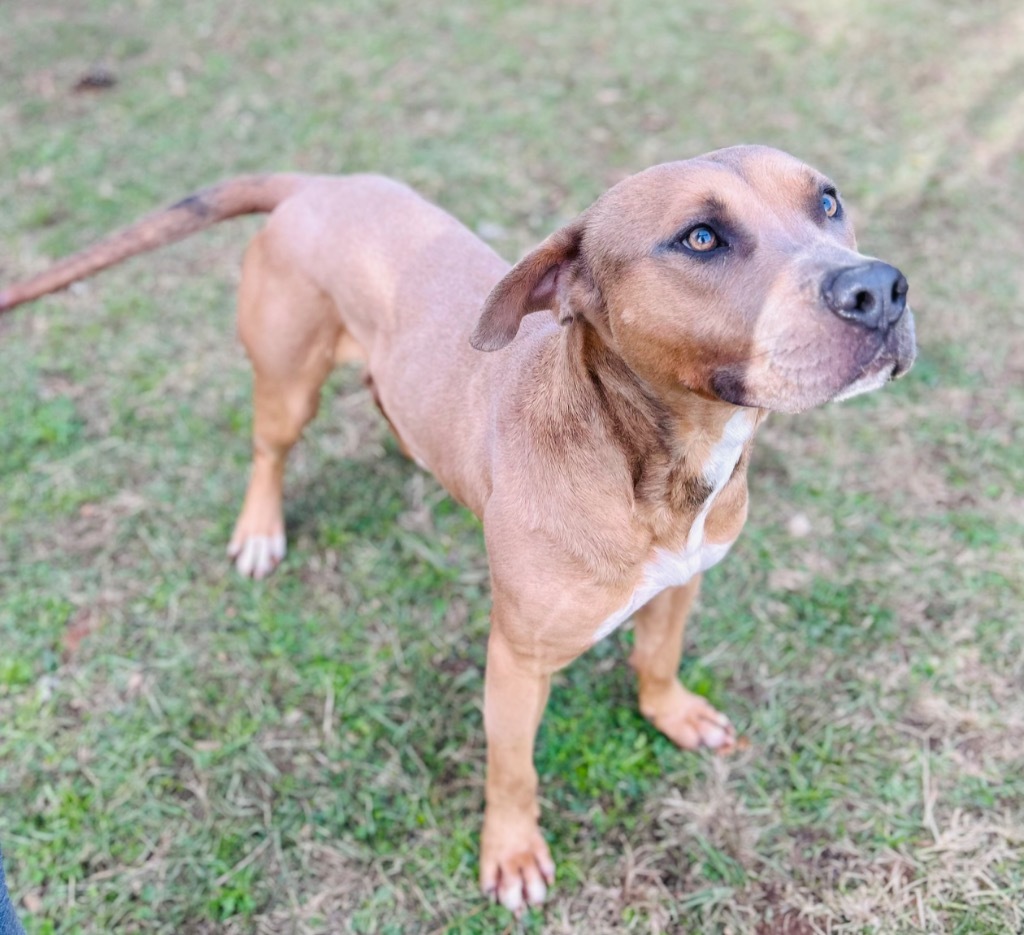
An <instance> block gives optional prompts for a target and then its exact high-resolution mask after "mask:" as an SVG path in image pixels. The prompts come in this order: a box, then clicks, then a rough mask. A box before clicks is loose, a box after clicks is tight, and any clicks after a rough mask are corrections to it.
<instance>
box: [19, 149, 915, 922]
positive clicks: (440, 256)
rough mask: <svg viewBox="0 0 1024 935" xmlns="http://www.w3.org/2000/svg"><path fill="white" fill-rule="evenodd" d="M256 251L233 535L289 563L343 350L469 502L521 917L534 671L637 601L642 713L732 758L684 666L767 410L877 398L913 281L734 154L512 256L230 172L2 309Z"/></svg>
mask: <svg viewBox="0 0 1024 935" xmlns="http://www.w3.org/2000/svg"><path fill="white" fill-rule="evenodd" d="M254 212H270V217H269V219H268V221H267V223H266V225H265V226H264V227H263V229H262V230H261V231H260V232H259V233H258V234H257V235H256V236H255V238H254V240H253V241H252V243H251V244H250V246H249V247H248V250H247V252H246V254H245V260H244V265H243V270H242V279H241V285H240V289H239V300H238V328H239V333H240V335H241V338H242V342H243V343H244V345H245V348H246V350H247V352H248V355H249V358H250V359H251V361H252V365H253V369H254V373H255V380H254V400H255V419H254V444H253V466H252V474H251V478H250V481H249V486H248V490H247V492H246V495H245V501H244V504H243V506H242V511H241V515H240V516H239V519H238V523H237V525H236V527H235V530H234V534H233V536H232V537H231V542H230V544H229V546H228V552H229V554H230V556H231V557H232V558H233V559H234V562H235V565H236V566H237V569H238V571H239V572H241V573H242V574H243V575H248V576H252V577H254V578H261V577H263V576H264V575H266V574H268V573H269V572H270V571H272V570H273V568H274V567H275V566H276V565H277V564H278V563H279V562H280V561H281V559H282V558H283V557H284V554H285V535H284V521H283V514H282V484H283V477H284V467H285V459H286V457H287V455H288V452H289V450H290V449H291V447H292V446H293V445H294V444H295V443H296V441H297V440H298V439H299V436H300V434H301V433H302V431H303V428H304V427H305V425H306V424H307V423H308V422H309V421H310V419H312V418H313V416H314V415H315V413H316V410H317V402H318V398H319V392H320V387H321V385H322V383H323V381H324V379H325V378H326V377H327V375H328V373H329V372H330V371H331V369H332V368H333V367H334V366H335V364H336V363H339V362H342V361H361V362H362V363H363V364H364V366H365V368H366V377H365V381H366V384H367V386H368V387H369V389H370V391H371V392H372V394H373V398H374V400H375V401H376V403H377V405H378V406H379V407H380V409H381V411H382V413H383V414H384V416H385V418H386V419H387V421H388V422H389V423H390V426H391V429H392V430H393V431H394V434H395V435H396V436H397V438H398V440H399V443H400V445H401V447H402V449H403V451H404V452H405V453H407V454H408V455H409V456H410V457H412V458H413V459H414V460H415V461H416V462H417V463H418V464H419V465H420V466H422V467H423V468H425V469H427V470H429V471H431V472H432V473H433V474H434V475H435V476H436V477H437V478H438V480H439V481H440V482H441V483H442V484H443V485H444V487H445V488H446V489H447V490H448V491H449V492H450V493H451V495H452V496H453V497H454V498H455V499H456V500H458V501H459V502H461V503H463V504H464V505H465V506H467V507H468V508H469V509H470V510H472V511H473V512H474V513H475V514H476V515H477V516H478V517H480V519H481V520H482V521H483V528H484V537H485V541H486V545H487V553H488V558H489V562H490V573H491V586H492V609H491V630H490V636H489V639H488V648H487V668H486V677H485V687H484V724H485V729H486V734H487V778H486V805H485V810H484V820H483V830H482V834H481V864H480V882H481V886H482V888H483V890H484V892H485V893H487V894H489V895H490V896H492V897H493V898H496V899H497V900H498V901H500V902H501V903H502V904H503V905H504V906H506V907H507V908H508V909H510V910H512V911H513V912H517V913H518V912H521V911H522V910H523V908H524V906H525V905H527V904H529V905H536V904H539V903H541V902H542V901H543V900H544V898H545V895H546V892H547V889H548V887H549V886H550V885H551V884H552V882H553V880H554V873H555V865H554V863H553V862H552V859H551V855H550V852H549V850H548V846H547V844H546V842H545V840H544V837H543V836H542V834H541V830H540V826H539V823H538V822H539V817H540V809H539V806H538V801H537V775H536V772H535V770H534V767H533V743H534V735H535V732H536V730H537V727H538V724H539V722H540V719H541V715H542V713H543V710H544V706H545V703H546V701H547V697H548V690H549V686H550V682H551V676H552V674H553V673H554V672H555V671H557V670H558V669H560V668H562V667H563V666H566V665H568V664H569V663H570V662H571V661H572V660H573V659H575V658H576V657H577V656H579V655H580V654H582V653H583V652H585V651H586V650H587V649H588V648H589V647H591V646H593V645H594V644H595V643H596V642H597V641H598V640H600V639H602V638H603V637H605V636H607V635H608V634H610V633H611V632H612V631H613V630H615V629H616V628H617V627H618V626H620V625H621V624H622V623H623V622H625V621H626V619H627V618H629V617H631V616H632V618H633V620H634V627H635V645H634V649H633V651H632V655H631V657H630V662H631V665H632V667H633V668H634V669H635V671H636V674H637V679H638V694H639V707H640V710H641V712H642V713H643V715H644V716H645V717H646V718H647V719H648V720H649V721H651V722H652V723H653V724H654V725H655V726H656V727H657V728H658V729H660V730H661V731H662V732H664V733H665V734H666V735H667V736H668V737H669V738H670V739H671V740H672V741H674V742H675V743H676V744H677V745H678V746H680V747H682V748H684V749H696V748H698V747H706V748H710V749H711V750H715V751H719V752H725V751H728V750H729V749H730V748H731V747H732V746H733V745H734V743H735V734H734V730H733V728H732V726H731V724H730V722H729V720H728V719H727V718H726V717H725V716H724V715H722V714H720V713H719V712H718V711H716V710H715V709H714V708H713V707H711V705H710V704H708V702H707V701H705V700H704V699H703V698H701V697H699V696H697V695H695V694H693V693H692V692H689V691H688V690H687V689H685V688H684V687H683V686H682V685H681V684H680V682H679V680H678V669H679V662H680V657H681V654H682V647H683V631H684V627H685V624H686V618H687V615H688V614H689V612H690V608H691V606H692V605H693V602H694V599H695V598H696V596H697V592H698V588H699V583H700V579H701V573H702V572H704V571H705V570H706V569H708V568H710V567H711V566H712V565H714V564H715V563H717V562H718V561H720V560H721V559H722V558H723V557H724V556H725V554H726V553H727V552H728V550H729V548H730V546H731V545H732V543H733V542H734V541H735V539H736V537H737V536H738V535H739V533H740V530H741V528H742V527H743V524H744V522H745V520H746V515H747V481H746V475H747V465H748V461H749V458H750V452H751V447H752V444H753V440H754V435H755V433H756V431H757V429H758V427H759V426H760V424H761V422H762V421H763V420H764V418H765V416H766V414H767V413H768V412H771V411H776V412H800V411H802V410H805V409H808V408H810V407H812V406H818V405H820V404H822V403H825V402H827V401H829V400H838V399H845V398H847V397H849V396H853V395H855V394H857V393H862V392H866V391H869V390H874V389H877V388H879V387H881V386H882V385H883V384H884V383H886V382H887V381H889V380H891V379H893V378H896V377H899V376H901V375H902V374H904V373H906V371H907V370H908V369H909V368H910V366H911V364H912V363H913V360H914V356H915V337H914V322H913V316H912V313H911V311H910V309H909V308H908V307H907V288H908V287H907V280H906V278H905V277H904V276H903V274H902V273H901V272H900V271H899V270H898V269H896V268H895V267H893V266H890V265H888V264H886V263H883V262H881V261H880V260H877V259H873V258H871V257H868V256H865V255H863V254H861V253H859V252H858V251H857V247H856V241H855V237H854V231H853V227H852V225H851V222H850V218H849V215H848V213H847V210H846V208H845V206H844V204H843V201H842V198H841V197H840V195H839V193H838V191H837V189H836V187H835V185H834V184H833V183H832V182H831V181H830V180H829V179H827V178H826V177H825V176H823V175H822V174H821V173H819V172H817V171H815V170H814V169H812V168H810V167H809V166H807V165H806V164H804V163H802V162H800V161H799V160H797V159H796V158H794V157H792V156H790V155H787V154H785V153H783V152H780V151H778V150H774V149H770V148H767V147H762V146H738V147H732V148H729V149H723V150H718V151H716V152H712V153H709V154H707V155H704V156H700V157H697V158H694V159H689V160H686V161H680V162H671V163H666V164H663V165H658V166H654V167H653V168H650V169H647V170H645V171H643V172H640V173H638V174H636V175H633V176H630V177H628V178H626V179H625V180H623V181H621V182H619V183H618V184H617V185H615V186H614V187H613V188H611V189H610V190H609V191H607V192H606V193H605V194H604V195H602V196H601V197H600V198H598V199H597V201H596V202H595V203H594V204H593V205H591V206H590V207H589V208H587V209H586V210H585V211H584V212H583V213H582V214H580V215H579V216H578V217H576V218H575V219H574V220H572V221H570V222H569V223H568V224H566V225H565V226H564V227H562V228H560V229H559V230H557V231H556V232H555V233H553V234H552V235H551V236H550V237H548V238H547V239H546V240H545V241H544V242H543V243H541V244H540V246H538V247H537V248H536V249H534V250H533V251H531V252H530V253H528V254H527V255H526V256H525V257H524V258H523V259H522V260H520V261H519V262H518V263H517V264H516V265H515V266H513V267H511V268H509V266H508V264H507V263H506V262H505V261H504V260H502V259H501V258H500V257H499V256H498V255H497V254H496V253H495V252H494V251H493V250H491V248H490V247H488V246H487V245H486V244H484V243H483V242H482V241H481V240H480V239H479V238H477V237H476V236H475V235H474V234H473V233H471V232H470V231H469V230H468V229H467V228H465V227H464V226H462V225H461V224H460V223H459V222H458V221H456V220H455V219H454V218H453V217H451V216H450V215H448V214H447V213H445V212H444V211H442V210H441V209H440V208H438V207H436V206H434V205H433V204H430V203H429V202H427V201H426V200H424V199H423V198H421V197H420V196H419V195H417V194H416V193H414V192H413V191H412V190H411V189H409V188H407V187H405V186H404V185H402V184H400V183H398V182H395V181H392V180H389V179H386V178H383V177H380V176H374V175H352V176H341V177H323V176H302V175H286V174H282V175H263V176H249V177H242V178H237V179H233V180H229V181H226V182H223V183H221V184H219V185H216V186H214V187H212V188H209V189H206V190H203V191H201V192H199V193H197V194H195V195H192V196H191V197H189V198H186V199H185V200H184V201H181V202H179V203H178V204H176V205H174V206H172V207H170V208H168V209H166V210H165V211H162V212H159V213H157V214H155V215H152V216H150V217H149V218H146V219H143V220H141V221H139V222H137V223H136V224H135V225H132V226H130V227H128V228H126V229H124V230H123V231H122V232H120V233H117V234H114V235H112V236H111V237H109V238H108V239H106V240H104V241H101V242H100V243H98V244H97V245H95V246H94V247H91V248H87V249H85V250H84V251H82V252H81V253H78V254H75V255H74V256H72V257H70V258H68V259H66V260H64V261H62V262H60V263H58V264H57V265H56V266H54V267H53V268H52V269H50V270H49V271H47V272H44V273H42V274H40V275H39V276H36V277H35V278H33V279H30V280H27V281H26V282H24V283H21V284H18V285H14V286H11V287H10V288H8V289H7V290H5V291H3V292H0V310H5V309H11V308H13V307H15V306H16V305H19V304H21V303H22V302H27V301H30V300H32V299H34V298H37V297H39V296H41V295H44V294H46V293H48V292H52V291H54V290H56V289H60V288H62V287H64V286H67V285H68V284H70V283H71V282H73V281H75V280H78V279H81V278H83V277H85V276H89V275H91V274H93V273H95V272H97V271H99V270H101V269H103V268H104V267H107V266H110V265H111V264H113V263H117V262H119V261H121V260H123V259H125V258H127V257H129V256H132V255H134V254H137V253H141V252H143V251H146V250H151V249H154V248H156V247H159V246H161V245H163V244H166V243H170V242H172V241H175V240H180V239H182V238H183V237H185V236H188V235H189V234H192V233H194V232H196V231H198V230H201V229H203V228H205V227H208V226H210V225H212V224H214V223H216V222H218V221H221V220H224V219H225V218H229V217H233V216H235V215H240V214H245V213H254Z"/></svg>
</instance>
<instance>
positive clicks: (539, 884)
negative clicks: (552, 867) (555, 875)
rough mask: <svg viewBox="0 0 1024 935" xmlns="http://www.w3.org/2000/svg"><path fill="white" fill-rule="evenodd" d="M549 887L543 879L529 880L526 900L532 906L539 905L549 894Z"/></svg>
mask: <svg viewBox="0 0 1024 935" xmlns="http://www.w3.org/2000/svg"><path fill="white" fill-rule="evenodd" d="M547 893H548V888H547V887H546V886H545V885H544V881H543V880H529V881H528V882H527V884H526V901H527V902H528V903H529V904H530V905H531V906H539V905H540V904H541V903H543V902H544V897H545V896H547Z"/></svg>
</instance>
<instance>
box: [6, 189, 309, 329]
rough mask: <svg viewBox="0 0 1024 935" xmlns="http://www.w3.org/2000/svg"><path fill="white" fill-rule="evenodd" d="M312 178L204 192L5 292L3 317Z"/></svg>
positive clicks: (262, 205) (272, 200)
mask: <svg viewBox="0 0 1024 935" xmlns="http://www.w3.org/2000/svg"><path fill="white" fill-rule="evenodd" d="M309 178H310V177H309V176H305V175H292V174H287V173H280V174H271V175H240V176H238V177H237V178H233V179H227V180H226V181H223V182H220V183H219V184H217V185H212V186H210V187H209V188H204V189H202V190H201V191H198V192H196V193H195V194H194V195H189V197H188V198H185V199H183V200H182V201H179V202H178V203H177V204H174V205H171V206H170V207H169V208H165V209H164V210H162V211H157V212H156V213H155V214H151V215H149V216H148V217H144V218H142V219H141V220H139V221H136V222H135V223H134V224H130V225H129V226H128V227H124V228H122V229H121V230H119V231H115V232H114V233H113V234H110V235H109V236H108V237H105V238H104V239H103V240H101V241H99V242H98V243H95V244H93V245H92V246H91V247H86V248H85V249H84V250H80V251H79V252H78V253H73V254H72V255H71V256H69V257H66V258H65V259H63V260H60V261H59V262H58V263H56V264H55V265H53V266H51V267H50V268H49V269H48V270H45V271H43V272H42V273H39V274H38V275H37V276H33V277H32V278H31V279H26V280H24V281H23V282H18V283H14V284H13V285H11V286H8V287H7V288H6V289H3V290H0V313H3V312H6V311H9V310H10V309H12V308H14V307H15V306H18V305H21V304H22V303H24V302H31V301H32V300H33V299H38V298H39V297H40V296H43V295H46V294H47V293H49V292H56V291H57V290H58V289H63V288H65V287H66V286H70V285H71V284H72V283H73V282H77V281H78V280H80V279H85V278H86V277H87V276H92V275H93V274H94V273H98V272H99V271H100V270H102V269H106V268H107V267H108V266H113V265H114V264H115V263H120V262H121V261H122V260H126V259H128V257H131V256H135V255H136V254H138V253H145V252H147V251H149V250H156V249H157V247H162V246H164V245H165V244H170V243H174V242H175V241H178V240H184V239H185V238H186V237H188V236H189V235H191V234H194V233H196V232H197V231H201V230H203V229H204V228H207V227H210V226H211V225H213V224H216V223H217V222H218V221H224V220H226V219H227V218H233V217H237V216H238V215H240V214H262V213H265V212H267V211H273V210H274V208H276V207H277V206H278V205H279V204H280V203H281V202H282V201H284V200H285V199H286V198H288V197H289V196H290V195H291V194H293V193H294V192H295V191H297V190H298V189H299V188H300V187H301V186H302V184H303V183H304V182H306V181H307V180H308V179H309Z"/></svg>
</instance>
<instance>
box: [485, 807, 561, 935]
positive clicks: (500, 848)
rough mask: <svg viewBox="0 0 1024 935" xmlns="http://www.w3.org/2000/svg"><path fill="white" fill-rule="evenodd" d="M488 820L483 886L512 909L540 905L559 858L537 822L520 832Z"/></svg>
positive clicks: (490, 895) (517, 910)
mask: <svg viewBox="0 0 1024 935" xmlns="http://www.w3.org/2000/svg"><path fill="white" fill-rule="evenodd" d="M496 824H497V823H490V825H489V824H488V823H486V822H485V826H484V833H483V839H482V848H481V850H482V853H481V857H480V888H481V889H482V890H483V892H484V895H485V896H488V897H490V898H491V899H495V900H497V901H498V902H499V903H501V905H503V906H504V907H505V908H506V909H508V910H509V911H510V912H514V913H515V914H516V915H517V916H518V915H521V914H522V912H523V909H524V908H525V907H526V906H539V905H541V903H543V902H544V898H545V896H547V891H548V887H549V886H550V885H551V884H552V883H554V881H555V862H554V861H553V860H552V859H551V852H550V851H549V850H548V846H547V844H546V843H545V841H544V838H543V837H542V836H541V833H540V829H539V828H538V827H537V825H536V824H532V827H531V828H530V829H529V830H528V831H525V832H524V831H522V830H520V831H519V832H518V833H516V832H514V831H513V830H512V829H511V828H504V829H503V828H502V827H501V826H500V825H499V826H497V827H494V825H496Z"/></svg>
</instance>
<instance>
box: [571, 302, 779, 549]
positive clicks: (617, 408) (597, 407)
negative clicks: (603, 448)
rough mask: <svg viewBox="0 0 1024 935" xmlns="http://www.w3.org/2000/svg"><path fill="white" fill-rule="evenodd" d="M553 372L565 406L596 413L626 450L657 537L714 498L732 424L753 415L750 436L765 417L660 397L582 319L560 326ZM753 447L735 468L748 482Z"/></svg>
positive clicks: (687, 395) (686, 393)
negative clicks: (716, 459) (713, 466)
mask: <svg viewBox="0 0 1024 935" xmlns="http://www.w3.org/2000/svg"><path fill="white" fill-rule="evenodd" d="M556 369H557V371H558V372H557V381H556V386H558V396H560V397H561V402H562V404H563V405H565V404H567V405H568V406H570V407H571V410H575V412H576V413H582V412H591V413H593V414H594V415H596V416H597V418H599V419H600V420H601V422H602V423H603V424H604V427H605V431H606V433H607V435H608V438H609V440H610V441H611V442H612V443H613V444H614V445H615V446H616V447H617V448H618V449H619V450H620V451H621V452H622V454H623V456H624V458H625V461H626V463H627V465H628V466H629V470H630V473H631V476H632V482H633V495H634V502H635V508H636V512H637V515H638V517H640V518H641V519H642V520H643V521H645V522H647V523H649V524H650V526H651V531H652V534H653V535H654V537H655V539H660V538H661V537H662V536H670V535H671V534H672V531H673V530H674V529H677V528H678V527H679V524H680V523H686V522H688V521H689V519H691V518H692V517H693V515H694V514H695V513H696V512H698V511H699V510H700V508H701V506H702V505H703V504H704V502H705V501H706V500H707V498H708V497H709V496H710V495H711V493H712V489H713V488H712V483H711V481H709V478H708V472H707V466H708V461H709V458H710V457H711V452H712V450H713V449H714V447H715V446H716V445H717V444H718V443H719V442H720V441H721V440H722V439H723V438H724V437H725V435H726V432H727V426H728V425H729V423H730V420H731V419H733V417H735V416H736V415H737V413H744V412H746V413H749V415H750V430H751V434H752V432H753V429H754V428H755V427H756V425H757V424H758V423H759V422H760V421H761V419H762V418H763V415H764V414H763V412H761V411H759V410H744V409H742V408H741V407H739V406H734V405H732V404H730V403H726V402H722V401H721V400H714V399H706V398H704V397H702V396H699V395H698V394H697V393H694V392H693V391H691V390H688V389H686V388H685V387H681V386H680V387H678V388H677V389H674V390H672V391H671V392H669V393H658V392H657V391H656V390H655V389H654V388H653V387H652V386H651V385H650V384H648V383H647V382H646V381H645V380H643V379H642V378H641V377H640V376H639V375H637V374H636V373H635V372H634V371H633V370H632V369H631V368H630V367H629V365H628V364H627V363H626V362H625V361H624V360H623V359H622V357H621V356H619V354H618V353H616V351H615V350H614V349H612V348H611V347H610V346H609V345H608V343H607V342H606V341H605V340H604V339H603V338H602V337H601V336H600V335H599V334H598V333H597V331H596V330H595V329H594V328H593V327H591V326H590V325H589V324H587V323H586V322H584V321H579V320H577V321H574V322H571V323H570V324H568V325H567V326H565V327H563V328H562V333H561V335H560V336H559V348H558V356H557V359H556ZM556 403H557V401H556ZM750 447H751V446H750V444H749V443H747V444H745V445H744V450H743V454H742V457H740V459H739V461H738V462H737V464H736V466H735V471H734V474H735V475H739V476H740V477H741V478H744V479H745V476H746V469H747V462H748V460H749V452H750Z"/></svg>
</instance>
